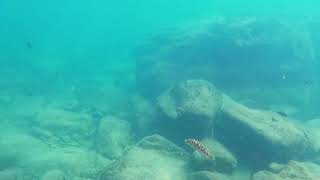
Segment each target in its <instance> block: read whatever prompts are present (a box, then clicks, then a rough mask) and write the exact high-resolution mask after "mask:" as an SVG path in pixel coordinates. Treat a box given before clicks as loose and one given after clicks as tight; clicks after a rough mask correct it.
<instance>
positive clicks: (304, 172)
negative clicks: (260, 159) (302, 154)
mask: <svg viewBox="0 0 320 180" xmlns="http://www.w3.org/2000/svg"><path fill="white" fill-rule="evenodd" d="M269 179H272V180H302V179H305V180H318V179H320V166H319V165H316V164H314V163H311V162H297V161H290V162H289V163H288V164H277V163H272V164H270V170H269V171H267V170H263V171H259V172H257V173H255V174H254V175H253V176H252V180H269Z"/></svg>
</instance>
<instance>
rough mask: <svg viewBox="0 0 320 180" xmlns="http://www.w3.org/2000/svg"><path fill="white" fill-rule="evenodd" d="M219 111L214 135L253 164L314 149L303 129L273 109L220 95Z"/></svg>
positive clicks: (307, 153)
mask: <svg viewBox="0 0 320 180" xmlns="http://www.w3.org/2000/svg"><path fill="white" fill-rule="evenodd" d="M220 115H221V116H220V117H219V119H218V120H217V121H216V124H215V135H216V137H217V139H218V140H219V141H220V142H222V143H224V144H225V145H226V146H227V147H228V148H229V149H231V150H232V151H233V152H235V153H236V155H237V157H239V158H241V159H244V160H247V161H248V160H249V162H250V163H253V164H254V166H255V167H257V166H259V165H263V166H264V165H266V164H269V163H270V162H286V161H288V160H291V159H305V158H308V157H309V156H311V155H313V154H314V153H315V152H316V151H317V149H316V147H315V145H314V143H313V141H312V139H311V138H310V137H309V135H308V134H307V132H305V131H304V130H303V129H301V128H299V127H298V126H296V125H295V124H293V123H292V122H290V121H292V120H290V119H288V118H287V117H285V116H283V115H281V114H279V113H277V112H272V111H264V110H257V109H250V108H248V107H246V106H244V105H242V104H239V103H237V102H236V101H234V100H233V99H231V98H230V97H228V96H226V95H224V96H223V106H222V109H221V114H220Z"/></svg>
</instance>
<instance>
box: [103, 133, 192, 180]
mask: <svg viewBox="0 0 320 180" xmlns="http://www.w3.org/2000/svg"><path fill="white" fill-rule="evenodd" d="M187 161H188V154H187V153H186V152H185V151H184V150H183V149H181V148H179V147H178V146H176V145H175V144H173V143H172V142H170V141H168V140H166V139H165V138H163V137H161V136H159V135H152V136H148V137H145V138H143V139H142V140H141V141H140V142H138V143H137V144H136V145H135V146H133V147H132V148H130V149H129V150H128V151H127V152H126V153H125V154H124V155H123V156H122V157H121V158H120V159H119V160H117V161H114V162H113V163H112V164H111V165H109V166H107V168H106V169H105V170H104V172H103V173H102V174H101V176H100V178H99V180H134V179H140V180H149V179H154V180H168V179H176V180H183V179H186V173H187V172H186V170H185V167H186V164H187Z"/></svg>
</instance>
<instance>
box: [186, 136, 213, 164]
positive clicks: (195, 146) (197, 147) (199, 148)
mask: <svg viewBox="0 0 320 180" xmlns="http://www.w3.org/2000/svg"><path fill="white" fill-rule="evenodd" d="M184 142H185V143H186V144H188V145H189V146H191V147H192V148H193V149H195V150H197V151H199V152H200V153H201V154H202V155H204V156H205V157H206V158H208V159H214V157H213V155H212V154H211V153H210V152H209V151H208V149H207V148H206V147H205V146H204V145H203V144H202V143H200V142H199V141H197V140H195V139H185V140H184Z"/></svg>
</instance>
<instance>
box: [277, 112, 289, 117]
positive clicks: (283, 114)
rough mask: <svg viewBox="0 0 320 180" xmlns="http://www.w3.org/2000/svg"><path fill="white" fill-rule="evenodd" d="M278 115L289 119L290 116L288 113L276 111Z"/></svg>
mask: <svg viewBox="0 0 320 180" xmlns="http://www.w3.org/2000/svg"><path fill="white" fill-rule="evenodd" d="M276 113H278V114H279V115H280V116H283V117H288V114H287V113H285V112H282V111H276Z"/></svg>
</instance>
